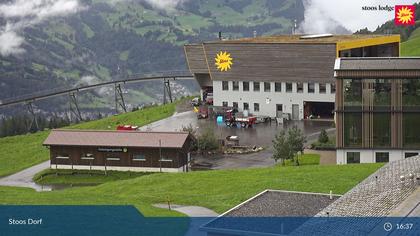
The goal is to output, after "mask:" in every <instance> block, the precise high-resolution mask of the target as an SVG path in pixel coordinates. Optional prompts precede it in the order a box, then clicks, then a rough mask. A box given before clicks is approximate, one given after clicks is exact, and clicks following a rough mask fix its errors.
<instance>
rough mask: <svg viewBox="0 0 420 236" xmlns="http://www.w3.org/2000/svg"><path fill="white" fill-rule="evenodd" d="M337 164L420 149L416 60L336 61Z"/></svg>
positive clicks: (419, 88)
mask: <svg viewBox="0 0 420 236" xmlns="http://www.w3.org/2000/svg"><path fill="white" fill-rule="evenodd" d="M334 74H335V78H336V84H337V92H336V129H337V131H336V134H337V136H336V146H337V153H336V154H337V164H347V163H372V162H390V161H396V160H401V159H404V158H409V157H412V156H417V155H419V153H420V135H419V134H420V58H415V57H411V58H410V57H407V58H340V59H337V61H336V64H335V73H334Z"/></svg>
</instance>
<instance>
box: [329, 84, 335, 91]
mask: <svg viewBox="0 0 420 236" xmlns="http://www.w3.org/2000/svg"><path fill="white" fill-rule="evenodd" d="M330 93H335V83H332V84H330Z"/></svg>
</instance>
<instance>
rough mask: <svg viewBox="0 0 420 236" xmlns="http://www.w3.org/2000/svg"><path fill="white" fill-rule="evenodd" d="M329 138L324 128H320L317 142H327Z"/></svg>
mask: <svg viewBox="0 0 420 236" xmlns="http://www.w3.org/2000/svg"><path fill="white" fill-rule="evenodd" d="M328 141H329V138H328V135H327V131H325V129H323V130H321V133H320V134H319V136H318V142H320V143H328Z"/></svg>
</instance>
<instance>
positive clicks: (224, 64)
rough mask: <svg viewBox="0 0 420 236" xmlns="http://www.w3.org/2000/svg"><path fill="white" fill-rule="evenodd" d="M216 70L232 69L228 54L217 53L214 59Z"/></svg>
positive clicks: (230, 58)
mask: <svg viewBox="0 0 420 236" xmlns="http://www.w3.org/2000/svg"><path fill="white" fill-rule="evenodd" d="M215 60H216V63H215V65H216V66H217V69H218V70H220V71H228V70H230V68H231V67H232V64H233V62H232V60H233V59H232V57H230V53H227V52H219V53H218V54H217V56H216V58H215Z"/></svg>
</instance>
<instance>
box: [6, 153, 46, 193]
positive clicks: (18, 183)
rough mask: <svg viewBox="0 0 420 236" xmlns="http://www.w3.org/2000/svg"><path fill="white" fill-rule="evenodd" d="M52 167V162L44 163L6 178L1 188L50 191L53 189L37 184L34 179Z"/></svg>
mask: <svg viewBox="0 0 420 236" xmlns="http://www.w3.org/2000/svg"><path fill="white" fill-rule="evenodd" d="M49 167H50V161H49V160H48V161H45V162H42V163H41V164H38V165H35V166H32V167H29V168H27V169H24V170H22V171H19V172H17V173H15V174H12V175H9V176H6V177H4V178H1V179H0V185H1V186H13V187H25V188H33V189H35V190H36V191H50V190H51V189H50V188H48V187H45V186H41V185H38V184H36V183H35V182H34V181H33V180H32V178H33V177H34V176H35V175H36V174H37V173H39V172H40V171H43V170H45V169H48V168H49Z"/></svg>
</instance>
